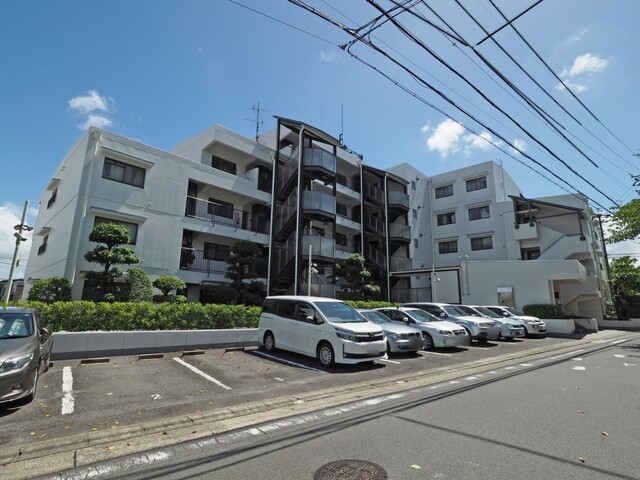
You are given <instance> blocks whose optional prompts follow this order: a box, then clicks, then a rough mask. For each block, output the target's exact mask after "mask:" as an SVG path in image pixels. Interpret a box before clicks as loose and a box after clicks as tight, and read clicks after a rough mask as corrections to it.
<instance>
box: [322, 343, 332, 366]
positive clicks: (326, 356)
mask: <svg viewBox="0 0 640 480" xmlns="http://www.w3.org/2000/svg"><path fill="white" fill-rule="evenodd" d="M318 360H319V361H320V363H321V364H322V366H323V367H333V365H334V364H335V357H334V354H333V348H332V347H331V345H330V344H328V343H327V342H322V343H321V344H320V346H319V347H318Z"/></svg>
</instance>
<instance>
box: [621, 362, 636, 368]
mask: <svg viewBox="0 0 640 480" xmlns="http://www.w3.org/2000/svg"><path fill="white" fill-rule="evenodd" d="M622 364H623V365H624V366H625V367H635V366H636V364H635V363H627V362H623V363H622Z"/></svg>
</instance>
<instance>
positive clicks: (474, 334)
mask: <svg viewBox="0 0 640 480" xmlns="http://www.w3.org/2000/svg"><path fill="white" fill-rule="evenodd" d="M402 306H403V307H415V308H420V309H422V310H425V311H427V312H429V313H431V314H432V315H435V316H436V317H438V318H440V319H441V320H448V321H450V322H453V323H456V324H458V325H460V326H461V327H463V328H464V329H465V330H466V331H467V334H468V335H469V337H470V338H471V339H472V340H477V341H478V342H486V341H487V340H489V338H492V339H496V338H498V326H497V324H496V322H492V321H489V320H487V319H485V318H480V317H472V316H470V315H467V314H466V313H464V312H463V311H462V310H460V309H459V308H457V307H456V306H455V305H449V304H448V303H430V302H412V303H403V304H402Z"/></svg>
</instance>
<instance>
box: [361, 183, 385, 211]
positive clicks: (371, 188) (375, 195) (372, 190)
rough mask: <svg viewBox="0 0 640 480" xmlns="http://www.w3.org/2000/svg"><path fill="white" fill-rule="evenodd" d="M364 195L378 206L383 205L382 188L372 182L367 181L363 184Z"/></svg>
mask: <svg viewBox="0 0 640 480" xmlns="http://www.w3.org/2000/svg"><path fill="white" fill-rule="evenodd" d="M364 197H365V199H367V200H369V201H371V202H373V203H375V204H377V205H379V206H384V190H382V189H381V188H378V187H377V186H375V185H374V184H373V183H369V182H367V183H366V184H365V185H364Z"/></svg>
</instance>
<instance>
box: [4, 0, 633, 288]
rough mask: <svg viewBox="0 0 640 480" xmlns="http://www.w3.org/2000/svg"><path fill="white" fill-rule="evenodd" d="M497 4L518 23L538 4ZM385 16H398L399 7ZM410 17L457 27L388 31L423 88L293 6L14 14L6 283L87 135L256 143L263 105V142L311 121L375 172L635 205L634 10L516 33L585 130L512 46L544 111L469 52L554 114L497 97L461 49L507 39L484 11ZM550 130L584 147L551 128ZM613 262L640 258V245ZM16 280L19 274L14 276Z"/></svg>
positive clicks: (552, 14) (506, 68) (545, 7)
mask: <svg viewBox="0 0 640 480" xmlns="http://www.w3.org/2000/svg"><path fill="white" fill-rule="evenodd" d="M493 2H494V4H495V5H496V6H497V7H498V8H500V9H501V11H502V12H503V13H504V15H505V16H506V17H508V18H513V17H514V16H516V15H517V14H519V13H520V12H522V11H524V10H525V9H526V8H528V7H529V6H530V5H532V4H534V3H536V0H526V1H524V0H509V1H507V0H493ZM306 3H308V4H309V5H312V6H313V7H315V8H316V9H318V10H319V11H321V12H323V13H325V14H326V15H327V16H329V17H331V18H333V19H334V20H336V21H337V22H339V23H342V24H343V25H345V26H346V27H351V28H355V27H359V26H362V25H364V24H367V23H368V22H369V21H370V20H372V19H374V18H375V17H376V16H377V15H378V14H379V13H380V12H379V11H378V10H376V9H375V8H374V7H373V6H372V5H371V4H369V3H367V2H366V1H364V0H362V1H360V0H348V1H344V0H307V2H306ZM378 3H379V4H380V5H381V7H382V8H383V9H389V8H390V7H391V2H389V0H378ZM412 4H418V5H417V6H416V7H414V10H413V11H414V12H416V13H418V14H423V15H424V16H426V17H428V19H429V20H432V22H433V23H435V24H437V25H438V26H440V27H442V28H443V29H445V30H448V27H445V25H444V23H443V22H444V21H446V22H447V23H448V24H449V26H450V27H451V28H453V29H454V30H455V31H456V32H457V34H458V35H459V37H460V38H459V39H457V40H453V39H452V38H451V37H450V36H448V37H447V36H445V35H443V34H442V33H440V32H439V31H438V30H436V29H435V28H433V27H432V26H430V25H428V24H427V23H425V22H423V21H422V20H420V19H419V18H417V17H416V16H413V15H410V14H408V13H403V14H401V15H398V16H397V17H395V20H396V21H397V22H399V26H395V25H394V24H393V23H392V22H390V21H387V22H385V23H379V24H378V26H377V28H375V30H373V31H371V32H368V33H369V35H367V36H366V38H368V39H370V41H371V42H372V43H373V44H374V45H375V46H377V47H379V48H381V49H383V50H384V51H385V52H387V54H388V55H389V56H390V57H393V58H394V59H396V60H397V61H399V62H400V63H402V65H404V66H406V67H407V68H408V69H410V70H411V71H412V72H413V73H414V74H415V75H416V76H417V77H419V79H416V78H415V77H411V76H410V74H409V73H408V72H407V71H406V70H403V69H401V68H400V67H399V66H397V65H396V64H394V63H393V62H392V60H391V59H390V58H388V57H384V56H383V55H381V54H380V53H377V52H376V51H374V50H373V49H371V48H369V47H367V46H366V45H365V44H364V42H363V41H361V42H358V43H356V44H354V45H352V46H351V47H350V49H349V51H350V52H351V54H353V56H351V55H350V54H349V53H347V52H346V51H345V50H342V49H340V48H339V46H340V45H343V44H345V43H347V42H349V41H351V40H352V39H353V37H351V36H350V35H348V34H347V33H346V32H344V31H342V30H341V29H340V28H338V27H337V26H335V25H332V24H330V23H329V22H328V21H325V20H323V19H321V18H319V17H318V16H316V15H313V14H312V13H309V12H308V11H305V10H304V9H302V8H301V7H299V6H296V5H294V4H292V3H290V2H288V1H285V0H237V1H235V0H234V1H228V0H215V1H209V0H182V1H180V2H176V1H171V0H157V1H147V2H143V1H125V0H114V1H109V2H104V1H93V0H83V1H80V0H74V1H72V0H58V1H55V2H50V1H45V0H40V1H32V0H21V1H17V0H14V1H7V2H3V3H2V5H1V9H2V14H1V15H0V62H1V64H2V72H3V73H2V75H0V91H1V92H2V94H1V95H0V165H1V166H2V172H3V174H2V179H3V182H2V183H3V188H2V189H1V190H0V278H6V277H7V274H8V273H7V272H8V270H9V264H10V261H11V256H12V255H13V250H14V246H15V243H14V238H13V233H14V230H13V226H14V225H16V224H17V223H19V219H20V216H21V213H22V208H23V205H24V202H25V201H27V200H28V201H29V202H30V209H29V215H28V218H27V223H28V224H30V225H33V224H34V223H35V216H36V215H37V208H38V201H39V198H40V195H41V193H42V191H43V190H44V188H45V186H46V184H47V183H48V181H49V179H50V178H51V175H52V174H53V172H54V171H55V169H56V167H57V165H58V164H59V162H60V161H61V160H62V158H63V156H64V155H65V153H66V152H67V151H68V150H69V149H70V148H71V146H72V145H73V143H74V142H75V141H76V140H77V139H78V138H79V137H80V135H81V134H82V132H83V130H84V129H86V128H87V127H88V126H89V125H96V126H99V127H103V128H106V129H108V130H111V131H113V132H116V133H119V134H122V135H125V136H127V137H131V138H134V139H136V140H139V141H141V142H144V143H147V144H150V145H153V146H155V147H158V148H162V149H167V150H169V149H171V148H173V147H174V146H175V145H177V144H178V143H180V142H181V141H183V140H185V139H186V138H189V137H190V136H192V135H195V134H196V133H198V132H200V131H202V130H204V129H206V128H207V127H209V126H211V125H212V124H215V123H219V124H221V125H224V126H225V127H227V128H230V129H232V130H234V131H236V132H239V133H241V134H244V135H247V136H252V135H254V134H255V129H256V123H255V120H256V111H255V107H257V105H258V104H259V105H260V108H261V109H262V111H261V112H260V120H261V122H263V123H262V124H261V126H260V129H261V131H266V130H268V129H271V128H273V127H274V126H275V121H274V119H273V115H280V116H284V117H289V118H295V119H299V120H303V121H305V122H307V123H310V124H312V125H315V126H317V127H319V128H322V129H323V130H325V131H326V132H328V133H330V134H332V135H334V136H336V137H338V136H339V135H340V133H343V135H344V143H345V144H346V145H347V146H348V147H349V148H351V149H352V150H354V151H356V152H358V153H360V154H362V155H364V159H365V161H366V162H367V163H369V164H371V165H374V166H377V167H380V168H386V167H390V166H393V165H396V164H398V163H402V162H408V163H410V164H412V165H414V166H415V167H416V168H418V169H420V170H421V171H423V172H424V173H425V174H428V175H433V174H438V173H441V172H445V171H448V170H452V169H456V168H460V167H463V166H466V165H469V164H473V163H477V162H481V161H485V160H500V161H501V162H502V163H503V165H504V166H505V168H506V170H507V171H508V172H509V173H510V175H511V176H512V177H513V178H514V179H515V181H516V182H517V183H518V185H520V187H521V188H522V189H523V191H524V193H525V195H527V196H547V195H557V194H565V193H566V190H572V191H573V190H579V191H581V192H583V193H585V194H586V195H587V196H589V197H590V198H591V199H592V200H593V202H594V205H593V206H594V207H595V208H596V209H602V208H604V209H608V208H611V207H612V206H613V205H614V202H615V203H625V202H627V201H629V200H631V199H632V198H634V197H635V196H637V193H636V191H635V189H634V188H632V183H633V182H632V178H631V175H632V174H633V175H637V174H640V168H639V167H638V165H640V158H639V157H636V156H633V153H636V152H638V149H639V148H640V139H639V138H638V127H637V125H638V121H637V115H638V112H639V111H640V95H639V94H638V91H637V79H638V78H639V77H640V72H639V71H638V70H639V69H640V66H639V63H640V62H638V59H639V58H640V56H639V55H638V47H637V44H638V42H637V20H638V18H640V2H638V1H637V0H616V1H614V2H602V1H601V0H562V1H554V0H544V1H542V2H541V3H539V4H537V5H535V6H534V7H533V8H532V9H531V10H530V11H528V12H527V13H525V14H524V15H522V17H520V18H519V19H517V20H516V21H515V22H514V25H515V26H516V29H517V30H518V32H519V33H520V34H522V36H523V37H524V39H525V40H526V41H527V42H528V43H529V44H530V45H531V46H532V47H533V48H534V49H535V51H536V52H537V53H538V54H539V55H540V57H541V58H542V59H543V60H544V61H545V62H546V63H547V64H548V65H549V66H550V67H551V69H552V70H553V71H554V72H555V73H556V74H557V75H558V76H559V77H560V78H561V79H562V80H563V81H564V82H565V85H567V86H569V88H570V89H571V91H572V92H573V93H574V94H575V95H576V96H577V97H578V98H579V99H580V101H581V102H582V103H583V104H584V105H586V107H588V109H589V111H590V112H591V113H589V111H587V110H586V109H585V108H584V107H582V106H581V105H580V104H579V103H578V102H577V101H576V100H575V99H574V98H573V97H572V96H571V95H570V94H569V92H568V91H567V90H566V89H565V88H563V87H562V86H561V84H560V82H559V81H558V80H557V79H556V78H554V77H553V76H552V75H551V74H550V73H549V72H548V70H546V69H545V68H544V66H543V65H542V63H541V62H540V61H539V60H538V59H537V58H536V57H535V56H534V54H532V53H531V51H530V50H527V49H526V48H525V46H524V42H523V41H522V39H520V38H518V37H517V34H516V33H515V32H514V31H513V30H512V29H509V28H505V29H503V30H502V31H500V32H499V33H497V34H495V35H494V36H493V38H495V39H496V40H497V41H498V42H499V43H500V45H502V47H503V48H504V49H505V50H507V51H508V52H509V54H510V55H511V56H512V57H514V58H515V59H516V60H517V61H518V63H519V64H520V65H521V66H522V68H523V69H524V70H525V71H526V72H528V73H529V74H530V75H531V76H532V77H533V78H535V79H536V81H537V82H539V83H540V84H541V85H542V86H543V87H544V88H545V90H546V92H548V94H549V95H547V94H546V93H544V92H543V91H542V90H540V89H538V88H537V87H536V86H535V85H534V84H533V83H532V82H531V81H530V80H529V79H528V78H526V77H525V75H524V74H523V72H522V71H521V70H520V69H519V68H518V67H517V66H515V65H514V64H513V63H512V62H511V60H509V59H508V58H507V57H506V56H505V55H504V53H502V52H501V51H500V49H499V47H497V46H496V45H495V44H493V43H492V42H491V41H490V40H488V41H485V42H483V43H482V44H480V45H478V46H476V47H475V51H476V52H478V53H480V54H481V55H482V56H483V57H485V58H486V59H487V60H488V61H489V62H490V63H491V64H492V65H493V66H495V67H496V68H497V69H498V70H499V71H500V72H501V73H502V74H503V75H504V76H505V77H506V78H508V80H509V81H511V82H513V84H515V85H516V86H518V88H520V89H521V90H522V91H523V92H524V93H525V94H526V95H527V97H528V98H529V99H530V101H531V102H532V103H533V104H534V105H536V106H537V107H539V108H540V109H541V110H542V111H544V112H545V113H546V114H548V116H549V118H547V119H546V120H544V119H541V118H540V114H535V113H532V108H531V107H528V106H526V105H525V102H524V100H522V99H520V98H517V97H516V95H515V94H514V93H513V92H512V91H508V90H507V89H506V88H505V87H504V83H500V82H499V81H496V80H495V78H496V77H495V75H494V74H490V73H488V68H487V67H486V66H485V65H484V64H482V61H481V60H480V56H479V55H477V54H476V53H474V50H473V49H472V48H470V47H468V46H465V45H464V42H467V43H468V44H470V45H476V44H477V43H478V42H479V41H480V40H481V39H482V38H483V37H485V36H486V35H485V33H484V32H483V31H482V29H481V28H480V27H478V26H477V24H476V23H474V21H473V20H472V19H471V17H474V18H475V19H476V20H477V21H478V22H480V23H481V24H482V26H483V27H484V29H485V30H486V31H488V32H491V31H493V30H495V29H496V28H498V26H500V25H502V24H503V23H504V21H503V20H502V19H501V18H500V13H498V11H497V10H496V9H495V8H494V7H493V6H492V4H491V3H490V0H460V4H461V5H463V6H464V7H465V8H466V9H467V11H468V12H469V13H470V14H471V16H468V15H467V14H466V13H465V12H464V11H463V10H462V9H461V8H460V7H459V6H458V5H457V4H456V3H455V2H454V0H427V1H425V2H423V3H420V2H418V1H414V2H412ZM427 6H429V7H431V8H432V9H433V11H435V12H436V13H438V14H439V15H440V17H441V19H437V18H436V17H435V16H434V15H433V12H431V11H429V10H428V9H427ZM399 27H402V28H405V29H406V30H407V32H409V33H410V34H414V35H415V36H416V37H417V39H419V40H420V41H422V42H424V45H425V46H426V47H427V48H429V49H432V51H433V52H434V54H436V55H437V56H438V57H439V58H440V59H441V60H442V62H446V63H448V64H450V65H451V66H452V68H455V69H456V70H457V71H458V72H459V73H460V76H462V77H464V78H466V79H468V82H469V83H465V82H464V81H463V80H462V79H461V78H460V77H459V76H456V75H455V74H453V73H452V72H451V71H450V70H449V69H447V68H446V67H445V66H443V63H442V62H440V61H438V60H436V59H435V58H434V57H433V56H431V55H430V54H429V53H427V51H426V50H425V48H422V47H419V46H418V45H416V43H413V42H411V41H410V39H409V38H408V37H407V36H406V35H403V34H402V33H401V32H400V30H399ZM360 32H361V33H365V32H367V29H366V27H365V28H364V29H362V30H360ZM356 57H357V58H356ZM365 62H366V64H365ZM367 64H369V65H371V66H373V67H375V68H376V69H378V70H379V71H380V72H383V73H384V74H385V75H387V77H388V78H385V77H383V76H382V75H381V74H380V73H378V72H376V71H375V70H374V69H373V68H371V67H370V66H367ZM420 79H422V80H424V81H426V82H428V83H430V84H432V86H433V87H434V88H436V89H438V90H439V91H441V92H442V93H443V94H444V95H446V96H447V97H448V98H450V99H451V100H452V101H453V102H454V103H455V104H456V105H459V106H460V108H461V109H462V110H464V112H466V113H464V112H461V111H460V110H457V109H456V108H454V107H453V106H451V105H450V104H449V103H447V102H446V101H444V100H443V99H442V98H441V97H439V96H438V95H437V94H435V93H434V92H433V91H432V90H429V89H427V88H425V87H424V85H422V84H420V83H419V81H420ZM392 81H395V82H397V84H399V85H400V86H401V87H402V88H401V87H400V86H398V85H396V84H394V83H392ZM470 84H471V85H470ZM473 87H476V88H477V89H478V90H480V91H481V92H483V93H484V94H485V95H486V96H487V98H489V99H490V100H491V102H493V103H495V104H496V105H498V106H499V107H500V108H501V109H502V110H503V111H504V112H505V113H506V114H507V115H508V116H510V117H511V119H512V120H510V119H509V118H508V117H507V116H506V115H505V114H504V113H500V112H499V111H498V110H495V109H494V107H492V106H491V105H490V103H488V102H487V100H486V99H483V98H482V97H481V96H480V95H479V94H478V93H477V92H476V91H475V90H474V89H473ZM403 89H404V90H403ZM550 96H551V97H553V98H554V99H555V102H557V104H556V103H555V102H554V101H553V100H551V98H549V97H550ZM558 104H559V105H560V106H561V107H560V106H559V105H558ZM430 105H432V106H433V107H436V109H434V108H432V106H430ZM443 112H444V113H446V114H448V115H449V117H450V118H449V117H447V116H445V115H444V114H443ZM592 114H593V115H592ZM594 116H595V117H596V118H597V120H596V118H594ZM514 121H515V122H518V124H520V126H517V125H516V124H515V123H514ZM456 122H458V123H456ZM554 122H555V124H556V126H557V130H559V131H561V132H562V134H563V135H564V136H565V137H566V138H567V139H569V140H571V142H572V143H574V145H576V147H577V148H575V147H572V146H571V145H570V144H569V142H568V141H566V140H565V139H563V138H562V137H561V136H560V134H559V133H558V131H556V130H552V129H551V128H549V126H548V124H549V123H554ZM465 127H466V128H465ZM536 141H537V142H539V143H536ZM496 146H497V147H498V148H496ZM512 147H517V148H518V149H519V150H520V151H519V152H518V151H516V150H513V148H512ZM545 147H546V148H548V149H549V151H547V150H546V149H545ZM578 149H580V151H582V153H580V152H579V151H578ZM526 155H529V156H530V157H531V158H532V159H533V160H535V161H537V162H539V164H536V163H534V161H533V160H531V159H528V158H526ZM556 157H557V158H556ZM562 162H564V164H563V163H562ZM544 167H546V168H547V169H548V171H547V170H544ZM536 172H541V173H543V174H544V176H545V177H547V178H543V177H542V176H540V175H538V173H536ZM564 182H566V183H564ZM28 238H29V239H30V236H28ZM30 245H31V242H30V240H28V241H27V242H24V243H23V244H22V245H21V247H20V253H19V258H20V259H22V262H21V263H22V264H24V263H25V262H26V259H27V257H28V251H29V248H30ZM610 251H611V252H613V253H633V252H638V253H640V245H639V244H638V243H637V242H631V243H627V244H625V245H617V246H612V247H610ZM21 274H22V268H19V269H18V271H17V272H16V277H20V276H21Z"/></svg>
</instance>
